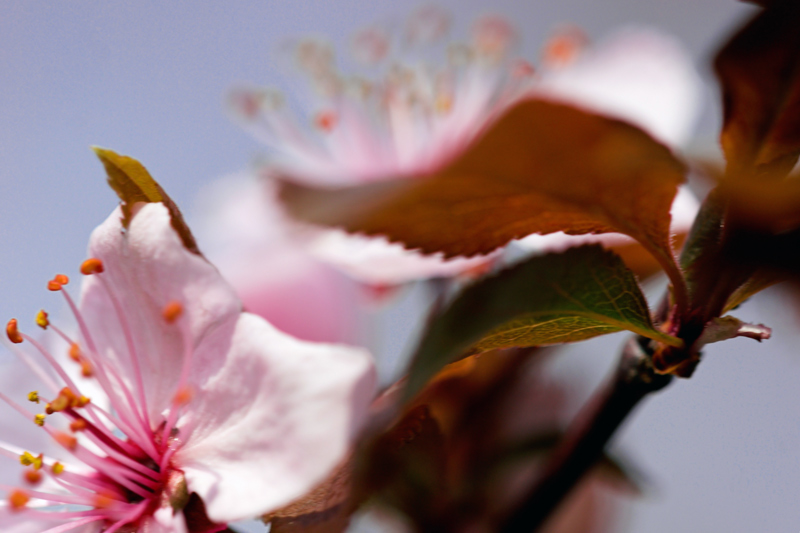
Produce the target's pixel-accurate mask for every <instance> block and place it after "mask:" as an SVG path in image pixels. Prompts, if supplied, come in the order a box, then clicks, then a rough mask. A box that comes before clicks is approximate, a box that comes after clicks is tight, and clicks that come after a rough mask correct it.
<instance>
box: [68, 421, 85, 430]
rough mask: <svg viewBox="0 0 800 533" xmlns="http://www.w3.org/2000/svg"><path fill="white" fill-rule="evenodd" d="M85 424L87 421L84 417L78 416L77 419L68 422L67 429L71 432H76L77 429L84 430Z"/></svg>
mask: <svg viewBox="0 0 800 533" xmlns="http://www.w3.org/2000/svg"><path fill="white" fill-rule="evenodd" d="M86 426H87V422H86V419H85V418H78V419H77V420H73V421H72V422H70V424H69V430H70V431H72V432H73V433H77V432H79V431H85V430H86Z"/></svg>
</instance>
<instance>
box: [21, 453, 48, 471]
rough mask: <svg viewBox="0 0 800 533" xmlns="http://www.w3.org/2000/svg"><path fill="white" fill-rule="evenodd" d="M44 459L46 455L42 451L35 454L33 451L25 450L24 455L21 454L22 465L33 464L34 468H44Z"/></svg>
mask: <svg viewBox="0 0 800 533" xmlns="http://www.w3.org/2000/svg"><path fill="white" fill-rule="evenodd" d="M43 460H44V455H42V454H41V453H40V454H39V455H36V456H34V455H33V454H32V453H31V452H23V453H22V455H20V456H19V462H20V464H21V465H22V466H32V467H33V468H34V470H39V469H40V468H42V461H43Z"/></svg>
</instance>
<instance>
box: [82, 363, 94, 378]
mask: <svg viewBox="0 0 800 533" xmlns="http://www.w3.org/2000/svg"><path fill="white" fill-rule="evenodd" d="M81 375H82V376H83V377H85V378H90V377H92V376H93V375H94V368H93V367H92V363H90V362H89V361H88V360H86V359H83V360H81Z"/></svg>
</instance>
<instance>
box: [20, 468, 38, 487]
mask: <svg viewBox="0 0 800 533" xmlns="http://www.w3.org/2000/svg"><path fill="white" fill-rule="evenodd" d="M23 479H25V481H27V482H28V483H30V484H31V485H36V484H37V483H39V482H40V481H42V473H41V472H39V471H38V470H34V469H30V470H25V473H24V474H23Z"/></svg>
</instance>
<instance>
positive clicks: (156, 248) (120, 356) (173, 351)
mask: <svg viewBox="0 0 800 533" xmlns="http://www.w3.org/2000/svg"><path fill="white" fill-rule="evenodd" d="M120 216H121V211H120V209H117V210H115V211H114V212H113V213H112V214H111V216H110V217H108V219H107V220H106V221H105V222H104V223H103V224H101V225H100V226H99V227H98V228H97V229H95V231H94V232H93V233H92V237H91V240H90V242H89V256H90V257H97V258H99V259H101V260H102V261H103V263H104V265H105V272H104V273H103V274H100V275H99V276H103V278H104V280H105V281H107V282H108V285H109V286H110V288H111V290H112V292H113V293H114V295H115V297H116V299H117V300H118V301H119V302H120V304H121V305H122V306H123V309H124V315H125V316H124V321H125V323H126V324H125V325H123V324H121V322H120V319H119V317H118V316H117V313H116V312H115V309H114V306H113V305H112V301H111V299H110V297H109V295H108V292H107V291H106V290H105V288H104V287H103V284H102V283H101V282H100V279H99V276H98V275H96V276H89V277H87V278H86V279H85V283H84V284H83V292H82V299H81V311H82V314H83V316H84V318H85V320H86V322H87V323H88V325H89V330H90V334H91V336H92V337H93V340H94V342H95V343H96V345H97V349H98V351H99V352H100V354H101V356H103V357H106V358H108V359H111V360H113V361H116V363H117V365H118V368H120V369H121V370H122V372H121V373H122V375H123V376H124V377H125V378H126V379H127V380H128V382H129V386H131V388H132V389H134V382H133V378H132V377H131V376H133V375H134V368H133V367H132V365H131V364H130V359H131V355H130V354H129V353H128V348H127V344H126V340H125V336H124V335H123V330H124V328H125V327H127V329H129V330H130V332H131V337H132V338H133V343H134V346H135V351H136V354H137V357H138V360H139V364H140V366H141V371H142V376H143V381H144V388H145V396H146V398H147V402H148V410H149V413H150V417H151V421H152V422H153V424H158V423H159V421H160V415H161V413H162V411H163V410H164V409H165V408H166V407H167V406H168V405H169V404H170V402H171V399H172V395H174V394H175V389H176V386H177V382H178V379H179V376H180V372H181V367H182V365H183V359H184V357H183V354H184V343H183V338H182V334H181V328H180V327H179V326H178V325H177V324H168V323H167V322H166V320H165V319H164V318H163V315H162V313H163V310H164V307H165V306H166V305H167V304H168V303H169V302H172V301H176V302H179V303H180V304H181V305H182V307H183V316H182V317H181V318H180V320H181V321H184V323H185V324H187V325H188V332H189V336H190V340H191V342H192V344H193V345H195V346H196V345H198V344H199V343H202V342H203V340H204V339H205V338H207V337H209V336H210V335H212V334H218V333H216V332H219V331H222V330H225V329H227V330H229V331H230V330H232V328H233V325H234V324H235V321H236V319H237V317H238V314H239V311H240V309H241V303H240V301H239V299H238V298H237V297H236V294H235V293H234V292H233V289H232V288H231V287H230V286H229V285H228V284H227V283H225V281H224V280H223V279H222V277H221V276H220V275H219V273H218V272H217V270H216V269H215V268H214V267H213V266H212V265H211V264H210V263H208V262H207V261H206V260H205V259H203V258H202V257H200V256H198V255H195V254H193V253H191V252H189V251H188V250H186V248H184V246H183V244H182V242H181V240H180V239H179V238H178V235H177V233H176V232H175V231H174V230H173V229H172V226H171V225H170V218H169V214H168V212H167V209H166V207H164V205H162V204H160V203H150V204H140V206H139V209H138V212H137V213H136V214H135V216H134V217H133V220H132V221H131V223H130V227H129V228H128V229H127V230H126V231H123V228H122V226H121V223H120ZM223 362H224V361H223V360H222V358H220V357H216V358H210V359H208V360H207V361H206V363H207V364H209V365H216V366H217V367H218V366H221V365H222V364H223ZM215 370H216V368H213V367H212V368H208V371H209V372H213V371H215Z"/></svg>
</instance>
